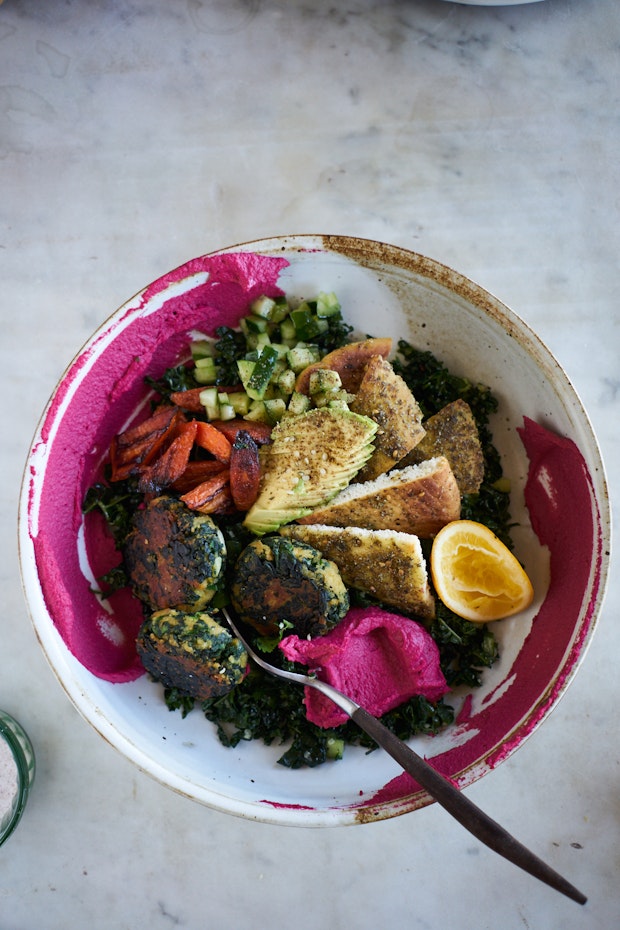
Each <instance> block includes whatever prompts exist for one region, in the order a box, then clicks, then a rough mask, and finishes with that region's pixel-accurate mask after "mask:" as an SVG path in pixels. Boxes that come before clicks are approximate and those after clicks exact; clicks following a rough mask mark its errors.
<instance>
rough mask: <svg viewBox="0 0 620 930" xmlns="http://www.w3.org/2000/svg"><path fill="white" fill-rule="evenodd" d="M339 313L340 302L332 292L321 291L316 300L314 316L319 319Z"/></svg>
mask: <svg viewBox="0 0 620 930" xmlns="http://www.w3.org/2000/svg"><path fill="white" fill-rule="evenodd" d="M336 313H340V301H339V300H338V298H337V297H336V295H335V294H334V292H333V291H330V292H329V293H326V292H325V291H321V292H320V294H319V295H318V297H317V299H316V315H317V316H319V317H328V316H334V314H336Z"/></svg>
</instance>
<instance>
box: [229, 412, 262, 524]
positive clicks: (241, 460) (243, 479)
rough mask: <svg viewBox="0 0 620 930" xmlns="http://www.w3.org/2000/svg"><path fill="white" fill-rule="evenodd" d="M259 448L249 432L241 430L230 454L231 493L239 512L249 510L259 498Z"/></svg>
mask: <svg viewBox="0 0 620 930" xmlns="http://www.w3.org/2000/svg"><path fill="white" fill-rule="evenodd" d="M259 484H260V461H259V457H258V446H257V445H256V443H255V441H254V440H253V439H252V437H251V436H250V434H249V433H248V432H247V430H239V432H238V433H237V436H236V437H235V441H234V443H233V446H232V451H231V453H230V493H231V495H232V499H233V501H234V502H235V507H236V508H237V510H249V509H250V507H251V506H252V504H253V503H254V501H255V500H256V498H257V497H258V486H259Z"/></svg>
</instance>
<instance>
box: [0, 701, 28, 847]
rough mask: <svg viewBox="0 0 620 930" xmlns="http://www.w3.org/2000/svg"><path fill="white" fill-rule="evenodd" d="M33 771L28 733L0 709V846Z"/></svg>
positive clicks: (22, 802)
mask: <svg viewBox="0 0 620 930" xmlns="http://www.w3.org/2000/svg"><path fill="white" fill-rule="evenodd" d="M34 774H35V757H34V750H33V748H32V743H31V742H30V740H29V739H28V735H27V734H26V732H25V731H24V729H23V728H22V727H21V726H20V724H19V723H18V722H17V720H15V719H14V718H13V717H11V716H10V714H7V713H6V712H5V711H3V710H0V846H1V845H2V844H3V843H4V841H5V840H7V839H8V838H9V836H10V835H11V833H12V832H13V830H14V829H15V827H16V826H17V824H18V823H19V821H20V818H21V816H22V814H23V812H24V809H25V807H26V802H27V801H28V794H29V792H30V788H31V787H32V783H33V781H34Z"/></svg>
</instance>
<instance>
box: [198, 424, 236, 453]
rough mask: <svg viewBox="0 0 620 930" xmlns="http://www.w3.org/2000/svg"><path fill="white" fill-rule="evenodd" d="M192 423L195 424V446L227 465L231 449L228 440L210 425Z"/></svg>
mask: <svg viewBox="0 0 620 930" xmlns="http://www.w3.org/2000/svg"><path fill="white" fill-rule="evenodd" d="M193 422H194V423H196V445H197V446H200V448H201V449H206V450H207V452H210V453H211V455H214V456H215V458H216V459H219V461H220V462H224V463H225V464H228V462H230V452H231V449H232V446H231V443H230V440H229V439H227V438H226V436H225V435H224V433H222V432H221V431H220V430H219V429H216V427H215V426H213V424H212V423H205V422H203V421H201V420H194V421H193Z"/></svg>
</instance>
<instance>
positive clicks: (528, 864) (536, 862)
mask: <svg viewBox="0 0 620 930" xmlns="http://www.w3.org/2000/svg"><path fill="white" fill-rule="evenodd" d="M222 613H223V614H224V616H225V617H226V620H227V621H228V624H229V625H230V628H231V629H232V631H233V633H234V634H235V636H236V637H237V639H238V640H239V641H240V642H241V643H242V644H243V646H245V648H246V650H247V652H248V655H249V656H250V658H251V659H252V660H253V661H254V662H255V663H256V664H257V665H258V666H260V668H262V669H264V670H265V671H266V672H268V673H269V674H270V675H275V676H276V677H278V678H285V679H287V680H288V681H292V682H296V683H297V684H299V685H309V686H310V687H311V688H316V689H317V691H320V692H321V693H322V694H324V695H326V696H327V697H328V698H330V700H332V701H333V702H334V704H337V705H338V707H340V708H341V710H343V711H344V712H345V713H346V714H347V716H349V717H350V718H351V720H353V721H354V722H355V723H356V724H357V725H358V726H359V727H360V728H361V729H362V730H364V731H365V732H366V733H367V734H368V735H369V736H370V737H371V738H372V739H373V740H374V741H375V742H376V743H377V745H378V746H381V748H382V749H384V750H385V751H386V752H387V753H389V755H390V756H391V757H392V758H393V759H395V760H396V762H398V764H399V765H400V766H401V767H402V768H403V769H404V770H405V771H406V772H408V773H409V775H411V776H413V778H415V780H416V781H417V782H418V784H419V785H421V786H422V787H423V788H424V789H426V791H427V792H428V793H429V795H430V796H431V797H432V798H434V799H435V801H437V803H438V804H440V805H441V806H442V807H443V808H445V810H447V811H448V813H449V814H451V815H452V816H453V817H454V818H455V819H456V820H458V822H459V823H460V824H461V825H462V826H463V827H465V829H466V830H469V832H470V833H472V834H473V835H474V836H475V837H476V838H477V839H479V840H480V841H481V842H482V843H484V844H485V845H486V846H488V847H489V848H490V849H492V850H494V852H496V853H499V855H500V856H503V857H504V858H505V859H507V860H508V861H509V862H512V863H513V864H514V865H516V866H519V868H521V869H523V870H524V871H525V872H528V873H529V874H530V875H533V876H534V878H537V879H539V880H540V881H541V882H544V883H545V884H547V885H550V886H551V888H554V889H555V890H556V891H559V892H560V893H561V894H564V895H566V897H568V898H571V900H573V901H576V902H577V903H578V904H585V903H586V901H587V898H586V896H585V895H584V894H582V892H581V891H579V890H578V889H577V888H575V887H574V885H571V883H570V882H569V881H567V880H566V879H565V878H563V877H562V876H561V875H560V874H559V873H558V872H556V871H555V870H554V869H552V868H551V866H549V865H547V864H546V863H545V862H543V861H542V859H539V858H538V856H536V855H535V854H534V853H533V852H531V851H530V850H529V849H527V848H526V847H525V846H523V845H522V844H521V843H520V842H519V841H518V840H516V839H515V838H514V837H513V836H511V834H510V833H508V832H507V831H506V830H505V829H504V828H503V827H501V826H500V825H499V824H498V823H497V822H496V821H495V820H493V819H492V818H491V817H489V816H488V814H485V812H484V811H482V810H481V809H480V808H479V807H477V805H475V804H474V803H473V801H470V800H469V798H467V797H465V795H464V794H462V793H461V792H460V791H459V790H458V788H455V787H454V785H453V784H452V783H451V782H450V781H448V779H446V778H444V776H443V775H441V774H440V773H439V772H438V771H437V770H436V769H434V768H433V767H432V766H431V765H430V764H429V763H428V762H427V761H426V760H425V759H423V758H422V756H420V755H418V753H417V752H415V751H414V750H413V749H411V747H410V746H408V745H407V744H406V743H404V742H403V741H402V740H400V739H399V738H398V737H397V736H395V735H394V733H392V732H391V730H388V728H387V727H386V726H384V724H383V723H381V721H380V720H378V719H377V718H376V717H373V715H372V714H370V713H368V711H367V710H365V709H364V708H363V707H360V705H359V704H357V703H356V702H355V701H353V700H352V699H351V698H350V697H347V696H346V695H345V694H342V692H341V691H338V690H337V689H336V688H334V687H333V686H332V685H329V684H327V683H326V682H324V681H321V680H320V679H318V678H312V677H311V676H310V675H303V674H301V673H299V672H289V671H287V670H286V669H282V668H277V667H276V666H274V665H271V664H270V663H269V662H266V661H265V660H264V659H263V658H261V656H259V655H258V654H257V653H256V652H255V651H254V650H253V649H252V647H251V646H250V645H249V643H248V642H247V641H246V639H245V638H244V637H243V635H242V634H241V633H240V632H239V630H238V629H237V626H236V625H235V623H234V622H233V620H232V618H231V616H230V614H229V612H228V611H227V610H226V608H225V607H223V608H222Z"/></svg>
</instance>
